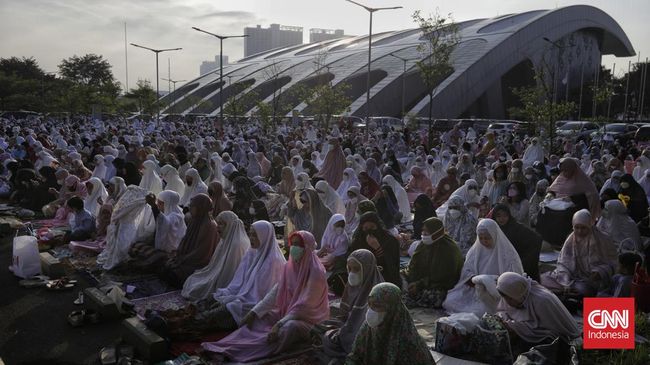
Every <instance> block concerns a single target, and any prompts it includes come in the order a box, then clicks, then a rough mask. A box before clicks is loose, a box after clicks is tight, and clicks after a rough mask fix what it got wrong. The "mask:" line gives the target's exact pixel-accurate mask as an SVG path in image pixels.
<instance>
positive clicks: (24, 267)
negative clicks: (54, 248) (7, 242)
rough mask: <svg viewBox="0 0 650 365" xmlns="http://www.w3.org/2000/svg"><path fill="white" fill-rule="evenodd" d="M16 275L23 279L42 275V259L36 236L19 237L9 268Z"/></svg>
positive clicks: (15, 241) (15, 239) (16, 238)
mask: <svg viewBox="0 0 650 365" xmlns="http://www.w3.org/2000/svg"><path fill="white" fill-rule="evenodd" d="M9 269H10V270H11V271H12V272H13V273H14V275H16V276H19V277H21V278H23V279H27V278H30V277H32V276H34V275H40V274H41V257H40V256H39V254H38V242H37V240H36V237H34V236H17V237H15V238H14V243H13V260H12V265H11V267H10V268H9Z"/></svg>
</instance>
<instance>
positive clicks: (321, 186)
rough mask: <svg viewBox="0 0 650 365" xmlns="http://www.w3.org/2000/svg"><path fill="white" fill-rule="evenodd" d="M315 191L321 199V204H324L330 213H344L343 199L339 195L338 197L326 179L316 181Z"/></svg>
mask: <svg viewBox="0 0 650 365" xmlns="http://www.w3.org/2000/svg"><path fill="white" fill-rule="evenodd" d="M316 192H317V193H318V196H319V197H320V199H321V200H322V201H323V204H325V206H326V207H328V208H329V209H330V211H332V213H340V214H345V205H344V204H343V200H341V197H339V195H338V194H337V193H336V191H334V189H332V187H331V186H330V184H329V183H328V182H327V181H325V180H320V181H319V182H317V183H316Z"/></svg>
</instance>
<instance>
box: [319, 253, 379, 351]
mask: <svg viewBox="0 0 650 365" xmlns="http://www.w3.org/2000/svg"><path fill="white" fill-rule="evenodd" d="M347 270H348V282H347V283H346V284H345V289H344V290H343V297H342V298H341V306H340V307H339V312H338V315H337V316H336V318H332V319H330V320H329V321H328V322H327V323H328V324H333V325H335V326H336V327H338V328H335V329H331V330H329V331H327V332H326V333H325V336H323V351H324V352H325V355H327V356H328V357H330V358H344V357H345V356H347V354H348V353H350V351H352V344H353V343H354V339H355V337H356V336H357V332H358V331H359V328H360V327H361V325H363V323H364V322H365V320H366V311H367V310H368V295H369V294H370V290H371V289H372V288H373V287H374V286H375V285H377V284H379V283H383V282H384V278H383V277H382V276H381V273H380V272H379V269H378V268H377V259H375V255H373V254H372V252H370V251H368V250H363V249H361V250H356V251H354V252H352V253H351V254H350V256H349V257H348V260H347Z"/></svg>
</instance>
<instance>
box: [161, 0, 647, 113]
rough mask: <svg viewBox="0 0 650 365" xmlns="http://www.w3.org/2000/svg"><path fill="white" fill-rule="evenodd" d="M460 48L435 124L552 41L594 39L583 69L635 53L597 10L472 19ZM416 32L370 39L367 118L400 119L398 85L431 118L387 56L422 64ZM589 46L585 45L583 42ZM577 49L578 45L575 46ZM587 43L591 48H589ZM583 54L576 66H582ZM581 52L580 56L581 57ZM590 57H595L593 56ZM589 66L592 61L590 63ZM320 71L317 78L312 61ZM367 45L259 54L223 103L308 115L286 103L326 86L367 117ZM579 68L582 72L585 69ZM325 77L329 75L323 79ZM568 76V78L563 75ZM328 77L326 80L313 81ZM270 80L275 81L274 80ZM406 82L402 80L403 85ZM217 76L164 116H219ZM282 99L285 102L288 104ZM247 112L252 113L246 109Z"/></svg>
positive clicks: (236, 73)
mask: <svg viewBox="0 0 650 365" xmlns="http://www.w3.org/2000/svg"><path fill="white" fill-rule="evenodd" d="M458 26H459V36H460V43H459V45H458V46H457V48H456V50H455V51H454V53H453V55H452V63H453V68H454V71H453V73H452V74H450V75H449V76H448V77H447V78H446V79H444V80H443V81H442V82H441V83H440V84H439V85H438V87H437V88H436V92H435V94H434V98H433V114H434V116H436V117H440V118H456V117H459V116H461V115H462V114H463V113H464V112H466V111H467V110H468V108H470V107H471V106H472V105H474V104H475V103H476V102H477V100H478V99H479V98H481V97H482V96H485V95H486V94H489V91H490V90H493V89H492V88H493V87H494V85H495V84H500V83H499V82H500V81H501V79H502V78H503V77H504V76H505V75H507V74H508V72H510V71H511V70H513V69H514V68H515V67H516V66H517V65H519V64H521V63H522V62H526V61H527V60H528V61H530V62H531V63H532V64H535V63H536V62H537V61H536V60H539V57H540V55H541V54H543V53H544V52H547V51H548V48H549V43H548V42H547V41H545V40H544V38H547V39H550V40H551V41H559V40H562V39H567V37H572V38H571V39H572V41H573V39H574V38H573V37H576V35H580V36H582V37H583V38H584V39H587V38H590V39H593V40H594V41H593V43H595V47H594V48H595V51H596V53H597V56H596V57H592V56H590V58H589V59H588V62H589V63H590V65H591V64H595V65H599V64H600V58H599V57H600V55H601V54H613V55H616V56H619V57H627V56H633V55H634V54H635V53H634V49H633V47H632V44H631V43H630V41H629V39H628V38H627V36H626V35H625V33H624V32H623V30H622V28H621V27H620V26H619V25H618V23H617V22H616V21H615V20H614V19H612V18H611V17H610V16H609V15H607V14H606V13H605V12H603V11H602V10H600V9H597V8H595V7H591V6H585V5H576V6H569V7H564V8H559V9H553V10H535V11H529V12H525V13H519V14H509V15H503V16H499V17H496V18H489V19H475V20H470V21H465V22H461V23H458ZM420 37H421V32H420V31H419V29H407V30H400V31H392V32H384V33H379V34H373V42H372V71H371V89H370V96H371V101H370V111H371V114H372V115H382V116H398V115H399V114H400V112H401V102H402V99H401V96H402V81H403V80H404V81H405V82H406V85H407V87H406V89H405V94H404V98H405V100H404V104H405V105H406V106H407V108H406V111H407V112H410V113H414V114H417V115H420V116H426V115H428V109H429V104H428V103H429V98H428V96H427V91H426V89H425V87H424V85H423V83H422V81H421V79H420V77H419V71H418V70H417V67H416V66H415V62H409V63H408V64H407V66H406V72H405V71H404V63H403V62H402V61H401V60H399V59H397V58H395V57H392V56H390V55H389V54H391V53H393V54H395V55H397V56H399V57H402V58H405V59H414V58H419V57H420V54H419V52H418V51H417V46H418V44H420V42H421V41H420ZM587 40H588V39H587ZM580 43H581V45H580V47H582V43H585V42H580ZM587 43H588V42H587ZM588 53H589V50H588V49H587V50H586V51H584V52H583V53H582V58H581V59H579V60H578V62H579V64H581V63H585V62H587V59H586V58H585V57H586V56H585V55H586V54H588ZM580 54H581V52H580V50H578V52H577V55H578V57H580ZM591 54H592V55H593V51H592V52H591ZM592 58H594V59H592ZM316 59H318V60H320V61H319V63H320V64H322V65H323V67H322V68H321V69H320V70H316V67H315V60H316ZM367 61H368V37H367V36H358V37H347V38H341V39H336V40H328V41H325V42H319V43H312V44H304V45H299V46H291V47H286V48H279V49H273V50H269V51H266V52H262V53H259V54H256V55H253V56H250V57H247V58H244V59H241V60H239V61H238V62H236V63H233V64H230V65H227V66H224V68H223V72H224V86H223V94H224V95H223V98H224V104H225V101H226V100H227V99H228V98H229V97H230V96H231V95H233V94H236V93H248V92H251V91H254V92H255V93H256V95H257V96H258V97H259V98H260V99H262V100H264V101H267V102H270V101H271V100H272V99H273V97H274V95H275V96H277V95H280V94H281V95H282V97H283V98H284V102H285V103H288V104H292V105H290V106H289V110H291V109H297V110H298V111H300V112H303V113H306V114H308V112H309V109H308V107H307V105H305V104H304V103H302V101H301V100H299V99H296V98H295V97H291V96H290V95H291V90H292V87H293V86H295V85H299V84H302V85H314V84H317V83H318V82H323V80H325V81H327V80H331V82H332V84H333V85H335V87H336V85H341V84H342V83H345V84H347V85H349V88H348V89H347V90H346V94H347V96H348V97H349V98H350V100H351V103H350V105H349V107H350V114H351V115H360V116H363V115H365V103H366V77H367V74H366V72H367ZM583 67H584V66H583ZM325 70H326V72H325ZM567 72H568V71H567ZM323 73H325V75H326V77H324V78H323V77H322V76H318V75H322V74H323ZM273 76H275V77H273ZM403 78H404V79H403ZM219 86H220V85H219V71H218V70H217V71H214V72H212V73H209V74H206V75H203V76H201V77H199V78H197V79H195V80H192V81H190V82H188V83H187V84H186V85H184V86H183V87H180V88H179V89H178V90H177V91H176V92H174V93H171V94H169V95H167V96H166V97H164V98H163V99H162V100H163V101H165V102H168V101H169V102H173V105H172V106H171V107H169V108H168V109H167V110H166V111H165V112H168V113H169V112H171V111H174V112H181V113H184V114H186V113H192V112H202V113H208V114H210V115H217V114H218V113H219V102H220V100H219V99H220V97H222V95H220V94H219ZM285 96H286V97H285ZM244 109H246V111H247V112H250V111H252V110H253V109H254V105H252V104H251V105H244Z"/></svg>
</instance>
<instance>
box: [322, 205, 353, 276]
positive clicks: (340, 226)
mask: <svg viewBox="0 0 650 365" xmlns="http://www.w3.org/2000/svg"><path fill="white" fill-rule="evenodd" d="M349 245H350V239H349V238H348V235H347V234H346V233H345V218H344V217H343V215H342V214H334V215H333V216H332V218H330V221H329V222H328V223H327V228H325V233H324V234H323V239H322V240H321V248H320V250H318V252H317V255H318V258H319V259H320V262H321V263H322V264H323V266H324V267H325V270H327V271H328V272H332V271H334V270H335V269H337V268H336V266H337V265H336V264H337V263H338V262H341V263H343V262H345V255H346V254H347V252H348V246H349ZM341 266H343V265H341ZM340 269H342V267H341V268H340Z"/></svg>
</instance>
